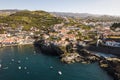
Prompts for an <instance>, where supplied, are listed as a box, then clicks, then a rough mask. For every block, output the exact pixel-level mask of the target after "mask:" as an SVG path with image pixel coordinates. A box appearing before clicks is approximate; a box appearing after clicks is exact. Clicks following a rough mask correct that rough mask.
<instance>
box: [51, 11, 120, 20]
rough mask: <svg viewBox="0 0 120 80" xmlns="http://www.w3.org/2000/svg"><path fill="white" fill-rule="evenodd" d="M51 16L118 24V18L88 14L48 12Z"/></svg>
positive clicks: (119, 18)
mask: <svg viewBox="0 0 120 80" xmlns="http://www.w3.org/2000/svg"><path fill="white" fill-rule="evenodd" d="M50 13H51V14H53V15H55V16H59V17H71V18H80V19H91V20H94V21H115V22H120V16H110V15H97V14H89V13H66V12H50Z"/></svg>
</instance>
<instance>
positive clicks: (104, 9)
mask: <svg viewBox="0 0 120 80" xmlns="http://www.w3.org/2000/svg"><path fill="white" fill-rule="evenodd" d="M119 3H120V0H39V1H35V0H29V1H28V0H11V1H10V0H0V10H3V9H20V10H23V9H28V10H45V11H49V12H72V13H91V14H100V15H116V16H120V5H119Z"/></svg>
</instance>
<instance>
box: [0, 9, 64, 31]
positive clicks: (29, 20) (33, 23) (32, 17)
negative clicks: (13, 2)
mask: <svg viewBox="0 0 120 80" xmlns="http://www.w3.org/2000/svg"><path fill="white" fill-rule="evenodd" d="M62 21H63V20H62V19H61V18H58V17H54V16H52V15H50V14H49V13H47V12H45V11H27V10H26V11H19V12H16V13H14V14H11V15H8V16H4V17H0V23H7V24H8V26H10V27H12V28H16V27H18V26H24V30H29V29H30V27H37V28H39V29H42V28H47V27H49V26H51V25H54V24H58V23H61V22H62ZM43 26H44V27H43Z"/></svg>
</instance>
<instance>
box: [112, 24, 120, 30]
mask: <svg viewBox="0 0 120 80" xmlns="http://www.w3.org/2000/svg"><path fill="white" fill-rule="evenodd" d="M110 28H111V29H112V30H115V29H116V28H120V23H114V24H113V25H112V26H111V27H110Z"/></svg>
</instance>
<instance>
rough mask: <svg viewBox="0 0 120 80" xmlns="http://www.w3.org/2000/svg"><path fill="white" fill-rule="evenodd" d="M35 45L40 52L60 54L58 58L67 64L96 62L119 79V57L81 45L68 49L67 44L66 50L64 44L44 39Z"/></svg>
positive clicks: (116, 79) (115, 79)
mask: <svg viewBox="0 0 120 80" xmlns="http://www.w3.org/2000/svg"><path fill="white" fill-rule="evenodd" d="M35 45H37V46H38V47H39V49H40V50H41V52H44V53H48V54H51V55H58V56H60V60H61V61H62V62H64V63H67V64H70V63H75V62H80V63H84V64H90V63H94V62H98V63H99V66H100V67H101V68H102V69H104V70H105V71H107V73H108V74H109V75H111V76H112V77H113V78H114V80H120V69H119V68H120V59H119V57H117V58H115V57H112V58H105V57H102V56H100V55H97V54H93V53H91V52H90V51H88V50H87V49H84V48H81V47H76V49H75V50H72V49H70V45H67V47H68V48H69V49H68V50H69V51H68V50H66V49H67V48H66V47H64V46H57V45H54V44H52V43H49V44H46V43H45V42H44V41H39V44H35Z"/></svg>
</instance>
